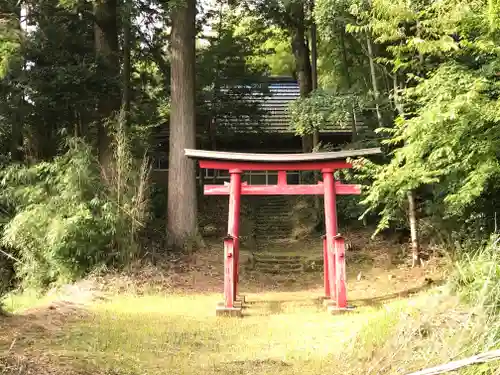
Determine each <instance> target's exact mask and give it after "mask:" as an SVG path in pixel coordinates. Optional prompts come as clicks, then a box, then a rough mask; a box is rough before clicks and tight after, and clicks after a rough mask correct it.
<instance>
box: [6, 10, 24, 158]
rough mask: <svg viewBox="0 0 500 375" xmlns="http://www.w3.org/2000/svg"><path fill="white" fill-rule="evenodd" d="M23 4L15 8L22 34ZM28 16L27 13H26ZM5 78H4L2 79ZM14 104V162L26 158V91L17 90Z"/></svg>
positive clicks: (17, 26)
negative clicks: (24, 135) (24, 127)
mask: <svg viewBox="0 0 500 375" xmlns="http://www.w3.org/2000/svg"><path fill="white" fill-rule="evenodd" d="M21 7H22V5H21V3H20V2H17V3H16V4H15V6H14V8H13V11H14V13H15V18H16V21H15V27H16V28H18V30H16V31H17V32H19V34H21V33H22V32H23V24H22V22H23V21H22V19H21V13H22V11H21ZM6 11H7V14H8V13H9V12H10V11H11V9H10V7H7V9H6ZM26 15H27V13H26ZM19 69H22V70H24V69H25V63H24V61H23V63H22V64H20V66H19ZM0 78H3V77H0ZM13 99H14V104H15V108H14V110H13V112H12V114H13V116H12V119H11V139H10V156H11V158H12V160H13V161H22V160H23V158H24V156H23V152H22V146H23V123H24V116H23V114H24V110H23V107H24V89H23V88H22V87H21V88H19V89H17V88H16V91H15V95H14V98H13Z"/></svg>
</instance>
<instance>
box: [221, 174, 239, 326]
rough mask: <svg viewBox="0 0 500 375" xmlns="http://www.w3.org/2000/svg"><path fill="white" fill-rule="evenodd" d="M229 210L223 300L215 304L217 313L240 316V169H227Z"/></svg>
mask: <svg viewBox="0 0 500 375" xmlns="http://www.w3.org/2000/svg"><path fill="white" fill-rule="evenodd" d="M229 174H230V176H231V180H230V183H229V210H228V222H227V236H226V238H225V239H224V302H223V303H220V304H219V305H218V306H217V310H216V313H217V315H229V316H241V309H242V306H241V301H236V295H237V289H238V281H239V253H240V246H239V245H240V243H239V235H240V211H241V210H240V207H241V174H242V171H241V170H240V169H231V170H229Z"/></svg>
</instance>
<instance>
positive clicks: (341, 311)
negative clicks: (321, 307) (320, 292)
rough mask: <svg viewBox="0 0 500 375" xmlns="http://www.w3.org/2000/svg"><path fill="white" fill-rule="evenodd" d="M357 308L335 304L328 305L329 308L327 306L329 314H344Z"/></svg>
mask: <svg viewBox="0 0 500 375" xmlns="http://www.w3.org/2000/svg"><path fill="white" fill-rule="evenodd" d="M355 310H356V308H355V307H354V306H347V307H337V306H335V305H331V306H328V308H327V311H328V314H330V315H339V314H344V313H347V312H352V311H355Z"/></svg>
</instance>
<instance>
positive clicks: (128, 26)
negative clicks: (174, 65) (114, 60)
mask: <svg viewBox="0 0 500 375" xmlns="http://www.w3.org/2000/svg"><path fill="white" fill-rule="evenodd" d="M124 5H125V9H124V19H123V71H122V88H123V91H122V104H121V109H122V112H123V113H122V121H123V122H124V124H123V125H124V126H125V127H126V128H128V127H129V126H130V101H131V90H130V89H131V87H130V76H131V61H130V59H131V48H132V2H131V0H126V1H125V3H124Z"/></svg>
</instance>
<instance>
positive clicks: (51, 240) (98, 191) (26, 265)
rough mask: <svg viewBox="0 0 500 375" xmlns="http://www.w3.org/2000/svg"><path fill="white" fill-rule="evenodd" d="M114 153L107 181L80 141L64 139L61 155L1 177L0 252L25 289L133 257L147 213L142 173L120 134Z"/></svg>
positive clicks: (10, 169) (144, 174)
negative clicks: (10, 260)
mask: <svg viewBox="0 0 500 375" xmlns="http://www.w3.org/2000/svg"><path fill="white" fill-rule="evenodd" d="M114 150H115V153H114V156H115V157H114V161H113V163H112V167H111V168H109V170H110V171H111V173H109V174H108V175H107V176H106V179H103V178H102V171H101V168H100V167H99V164H98V162H97V160H96V159H95V157H94V156H93V154H92V149H91V147H90V146H88V145H86V144H85V143H84V142H83V141H81V140H71V141H70V142H69V143H68V151H67V152H66V154H64V155H62V156H59V157H56V158H55V159H54V160H53V161H51V162H41V163H38V164H35V165H33V166H23V165H16V166H10V167H7V168H6V169H4V170H2V171H1V172H0V175H1V180H0V184H1V192H0V202H1V205H2V206H3V207H5V209H6V210H5V211H6V214H5V215H4V216H6V217H4V219H6V224H5V225H4V226H3V229H2V238H1V241H2V246H4V247H5V248H6V249H7V251H8V252H10V253H11V256H12V257H14V258H16V264H15V269H16V276H17V278H18V279H20V280H21V282H22V283H23V284H24V285H29V286H32V287H44V286H47V285H48V284H50V283H54V282H69V281H73V280H75V279H76V278H79V277H82V276H84V275H85V274H86V273H87V272H89V271H91V270H92V269H93V268H94V267H96V266H99V265H110V264H123V263H125V262H127V261H128V260H130V258H132V257H133V256H134V254H135V253H136V251H137V243H136V238H137V234H138V231H139V230H140V229H141V226H142V222H143V220H144V218H145V213H146V212H147V201H146V196H147V194H146V192H145V190H146V189H147V172H148V170H147V165H146V164H143V167H142V168H138V166H137V165H135V164H134V161H133V158H132V157H131V154H130V152H129V149H128V143H127V141H126V139H125V138H124V136H123V134H118V136H117V137H116V142H115V144H114ZM137 171H139V172H137Z"/></svg>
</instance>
